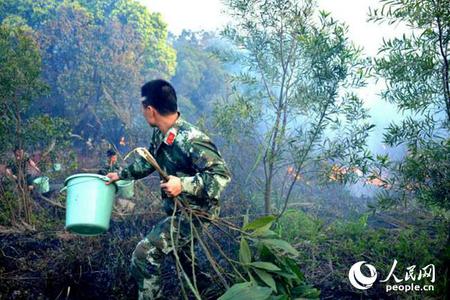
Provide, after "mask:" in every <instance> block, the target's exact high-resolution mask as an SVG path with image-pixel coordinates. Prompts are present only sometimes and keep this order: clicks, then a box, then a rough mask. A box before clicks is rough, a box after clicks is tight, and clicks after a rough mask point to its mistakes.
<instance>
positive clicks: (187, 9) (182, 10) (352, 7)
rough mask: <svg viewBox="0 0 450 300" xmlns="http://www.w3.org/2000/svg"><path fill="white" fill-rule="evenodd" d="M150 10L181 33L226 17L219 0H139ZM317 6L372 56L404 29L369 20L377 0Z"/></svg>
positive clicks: (322, 1)
mask: <svg viewBox="0 0 450 300" xmlns="http://www.w3.org/2000/svg"><path fill="white" fill-rule="evenodd" d="M140 2H141V3H142V4H144V5H145V6H147V7H148V8H149V9H150V11H152V12H159V13H161V15H162V17H163V19H164V21H165V22H166V23H167V24H168V28H169V31H171V32H172V33H174V34H180V33H181V31H182V30H183V29H190V30H215V29H220V28H221V27H223V26H224V25H225V24H226V23H227V22H228V20H229V18H228V17H227V16H226V15H225V14H224V12H223V11H224V6H223V4H222V1H221V0H189V1H186V0H140ZM318 6H319V9H321V10H326V11H329V12H331V15H332V16H333V18H335V19H338V20H340V21H343V22H345V23H346V24H347V25H348V26H349V37H350V39H351V40H353V41H354V42H355V44H357V45H359V46H363V47H364V48H365V51H366V54H368V55H372V56H373V55H375V54H376V53H377V49H378V47H379V45H380V44H381V41H382V37H393V36H395V35H398V34H401V33H402V32H403V31H404V30H405V28H404V27H401V26H388V25H380V24H374V23H368V22H366V20H367V14H368V8H369V6H370V7H372V8H376V7H379V4H378V1H377V0H340V1H336V0H319V1H318Z"/></svg>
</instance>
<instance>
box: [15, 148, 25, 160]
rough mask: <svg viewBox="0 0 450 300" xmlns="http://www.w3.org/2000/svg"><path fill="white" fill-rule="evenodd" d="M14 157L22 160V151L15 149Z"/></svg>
mask: <svg viewBox="0 0 450 300" xmlns="http://www.w3.org/2000/svg"><path fill="white" fill-rule="evenodd" d="M14 155H15V156H16V159H22V157H23V149H17V150H16V151H14Z"/></svg>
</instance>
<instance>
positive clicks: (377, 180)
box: [366, 177, 392, 189]
mask: <svg viewBox="0 0 450 300" xmlns="http://www.w3.org/2000/svg"><path fill="white" fill-rule="evenodd" d="M366 183H368V184H370V185H373V186H376V187H382V188H385V189H390V188H391V187H392V185H391V184H389V183H388V182H387V181H386V180H384V179H383V178H380V177H375V178H372V179H367V180H366Z"/></svg>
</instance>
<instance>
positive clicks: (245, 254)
mask: <svg viewBox="0 0 450 300" xmlns="http://www.w3.org/2000/svg"><path fill="white" fill-rule="evenodd" d="M239 261H240V262H241V263H243V264H249V263H250V262H251V261H252V253H251V251H250V247H249V246H248V243H247V240H246V239H245V238H241V246H240V249H239Z"/></svg>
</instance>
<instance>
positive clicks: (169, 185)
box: [161, 175, 181, 197]
mask: <svg viewBox="0 0 450 300" xmlns="http://www.w3.org/2000/svg"><path fill="white" fill-rule="evenodd" d="M161 188H162V189H163V191H164V192H165V193H166V194H167V196H169V197H176V196H178V195H179V194H181V180H180V178H178V177H176V176H172V175H169V181H167V182H163V181H161Z"/></svg>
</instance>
